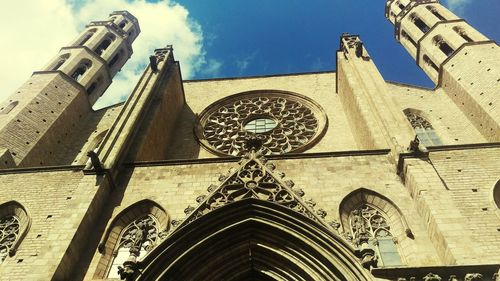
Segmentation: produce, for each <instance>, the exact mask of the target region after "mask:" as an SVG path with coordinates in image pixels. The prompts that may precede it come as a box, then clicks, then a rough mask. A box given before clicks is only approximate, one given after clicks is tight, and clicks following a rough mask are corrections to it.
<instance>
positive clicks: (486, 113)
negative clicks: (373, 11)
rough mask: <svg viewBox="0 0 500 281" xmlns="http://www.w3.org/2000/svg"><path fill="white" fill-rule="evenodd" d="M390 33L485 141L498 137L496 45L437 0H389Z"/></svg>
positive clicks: (498, 54)
mask: <svg viewBox="0 0 500 281" xmlns="http://www.w3.org/2000/svg"><path fill="white" fill-rule="evenodd" d="M385 16H386V18H387V19H388V20H389V21H390V22H391V23H392V24H393V25H394V27H395V29H394V30H395V31H394V35H395V37H396V40H397V41H399V42H400V43H401V44H402V45H403V46H404V47H405V49H406V50H407V51H408V52H409V53H410V55H411V56H412V57H413V58H414V59H415V61H416V62H417V64H418V65H419V66H420V67H421V68H422V69H423V70H424V72H425V73H426V74H427V75H428V76H429V77H430V79H431V80H432V81H434V83H436V85H437V86H438V87H440V88H441V89H443V90H444V92H445V93H446V94H448V95H449V96H450V98H451V99H452V100H453V101H454V102H455V103H456V104H457V106H458V107H459V108H460V109H461V110H462V111H463V112H464V113H465V114H466V115H467V117H468V118H469V119H470V120H471V121H472V123H473V124H474V126H475V127H476V128H477V129H478V130H479V131H480V132H481V134H483V135H484V137H485V138H486V139H488V140H489V141H499V140H500V134H499V133H498V132H499V131H500V125H499V124H500V111H499V110H498V105H495V96H496V95H498V92H499V91H500V49H499V47H498V45H497V44H496V42H495V41H492V40H490V39H488V38H487V37H486V36H484V35H483V34H481V33H480V32H479V31H477V30H476V29H474V28H473V27H472V26H470V25H469V24H468V23H467V22H466V21H465V20H464V19H461V18H459V17H457V16H456V15H455V14H453V13H452V12H451V11H449V10H448V9H446V8H445V7H444V6H442V5H441V4H440V3H439V1H438V0H388V1H387V2H386V7H385Z"/></svg>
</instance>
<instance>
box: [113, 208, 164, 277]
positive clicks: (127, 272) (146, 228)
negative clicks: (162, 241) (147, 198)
mask: <svg viewBox="0 0 500 281" xmlns="http://www.w3.org/2000/svg"><path fill="white" fill-rule="evenodd" d="M158 233H159V231H158V224H157V222H156V220H155V219H154V218H153V217H152V216H151V215H148V216H145V217H142V218H140V219H137V220H135V221H133V222H132V223H131V224H129V225H128V226H127V227H126V228H125V230H124V232H123V234H122V237H121V239H120V243H119V246H118V249H123V248H125V249H127V248H128V249H129V252H130V256H129V258H128V260H127V261H126V262H124V263H123V267H121V266H120V267H118V274H119V275H120V277H121V279H125V280H130V279H131V278H132V276H133V275H134V273H135V270H136V268H137V259H138V257H139V256H140V254H141V250H146V251H148V252H149V251H150V250H151V249H153V247H154V246H155V245H156V242H157V241H158V239H159V238H158Z"/></svg>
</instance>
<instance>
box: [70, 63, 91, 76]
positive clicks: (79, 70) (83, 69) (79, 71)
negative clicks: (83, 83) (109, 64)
mask: <svg viewBox="0 0 500 281" xmlns="http://www.w3.org/2000/svg"><path fill="white" fill-rule="evenodd" d="M91 66H92V63H91V62H90V61H85V62H82V63H80V65H79V66H78V68H77V69H76V70H75V71H74V72H73V74H71V78H73V79H75V80H76V81H80V80H81V79H82V77H83V75H84V74H85V72H87V70H88V69H89V68H90V67H91Z"/></svg>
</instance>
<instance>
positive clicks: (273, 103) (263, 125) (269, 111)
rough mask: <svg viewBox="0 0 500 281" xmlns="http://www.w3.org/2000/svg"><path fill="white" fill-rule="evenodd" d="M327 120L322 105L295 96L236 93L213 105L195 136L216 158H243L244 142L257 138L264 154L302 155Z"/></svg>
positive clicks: (203, 116) (275, 93) (254, 92)
mask: <svg viewBox="0 0 500 281" xmlns="http://www.w3.org/2000/svg"><path fill="white" fill-rule="evenodd" d="M326 124H327V117H326V114H325V113H324V111H323V110H322V109H321V107H320V106H319V104H317V103H316V102H314V101H312V100H311V99H309V98H307V97H305V96H301V95H298V94H295V93H290V92H283V91H274V90H265V91H264V90H263V91H251V92H245V93H241V94H237V95H234V96H231V97H228V98H226V99H223V100H221V101H218V102H216V103H214V104H212V105H210V106H209V107H208V108H207V109H205V110H204V111H203V112H202V113H201V114H200V117H199V124H198V126H197V128H196V135H197V137H198V139H199V140H200V142H201V144H202V145H204V146H205V147H206V148H207V149H209V150H210V151H212V152H214V153H215V154H217V155H233V156H242V155H244V154H245V152H248V149H247V148H246V147H245V140H246V139H247V138H248V137H258V138H259V139H261V140H262V141H263V151H264V154H265V155H270V154H284V153H288V152H300V151H304V150H306V149H308V148H310V147H311V146H312V145H313V144H314V143H316V142H317V141H318V140H319V138H320V137H321V136H322V135H323V133H324V131H325V129H326Z"/></svg>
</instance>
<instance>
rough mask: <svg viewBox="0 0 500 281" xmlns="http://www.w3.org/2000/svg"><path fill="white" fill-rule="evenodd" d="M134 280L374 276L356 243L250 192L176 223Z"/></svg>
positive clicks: (229, 280) (240, 280) (262, 280)
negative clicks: (362, 261) (357, 251)
mask: <svg viewBox="0 0 500 281" xmlns="http://www.w3.org/2000/svg"><path fill="white" fill-rule="evenodd" d="M137 266H138V268H137V271H136V273H137V275H136V276H134V278H133V280H141V281H142V280H166V281H174V280H193V281H197V280H200V281H201V280H203V281H210V280H214V281H221V280H224V281H257V280H259V281H267V280H311V281H312V280H314V281H319V280H372V279H371V278H370V275H369V272H368V271H366V270H365V269H363V268H362V267H361V265H360V263H359V259H358V258H357V257H356V256H355V255H354V249H353V248H352V246H350V245H348V244H347V243H346V242H345V241H344V240H343V239H342V238H340V236H338V235H337V234H335V233H333V232H331V231H330V230H328V229H327V228H325V227H324V226H322V225H320V224H318V223H316V222H315V221H313V220H311V219H309V218H307V217H305V216H303V215H301V214H299V213H297V212H295V211H293V210H291V209H288V208H286V207H283V206H280V205H278V204H275V203H272V202H267V201H263V200H258V199H255V198H249V199H245V200H241V201H238V202H235V203H232V204H228V205H226V206H224V207H221V208H219V209H217V210H214V211H212V212H210V213H209V214H207V215H205V216H202V217H200V218H197V219H196V221H194V222H192V223H189V224H187V225H185V226H183V227H182V228H180V229H177V230H176V231H175V232H174V233H172V234H171V235H170V236H169V237H168V238H167V239H166V240H164V241H163V242H162V243H161V244H160V245H158V246H157V247H156V248H155V249H154V250H153V251H151V252H150V253H149V254H148V255H147V256H146V257H145V258H144V260H142V261H141V262H139V263H138V265H137Z"/></svg>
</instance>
